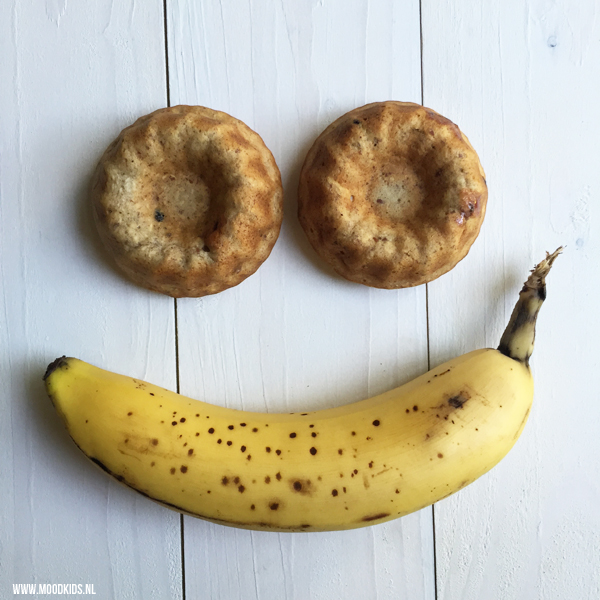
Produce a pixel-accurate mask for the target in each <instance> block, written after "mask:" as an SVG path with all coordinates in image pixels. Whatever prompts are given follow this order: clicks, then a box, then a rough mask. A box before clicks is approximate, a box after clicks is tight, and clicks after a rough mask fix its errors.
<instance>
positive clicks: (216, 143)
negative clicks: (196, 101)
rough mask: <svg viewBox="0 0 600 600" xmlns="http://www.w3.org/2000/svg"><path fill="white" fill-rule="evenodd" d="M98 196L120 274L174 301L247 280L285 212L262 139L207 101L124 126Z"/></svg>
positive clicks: (102, 229)
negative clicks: (207, 104)
mask: <svg viewBox="0 0 600 600" xmlns="http://www.w3.org/2000/svg"><path fill="white" fill-rule="evenodd" d="M91 196H92V204H93V208H94V217H95V221H96V225H97V228H98V231H99V234H100V237H101V238H102V240H103V242H104V244H105V245H106V247H107V248H108V250H109V252H110V253H111V255H112V256H113V258H114V259H115V261H116V263H117V265H118V266H119V267H120V268H121V270H122V271H123V272H124V273H125V274H126V275H127V276H128V277H129V278H130V279H131V280H132V281H134V282H135V283H137V284H138V285H141V286H143V287H146V288H148V289H150V290H154V291H157V292H160V293H163V294H167V295H169V296H172V297H175V298H181V297H199V296H205V295H208V294H215V293H217V292H220V291H223V290H225V289H227V288H230V287H233V286H235V285H238V284H239V283H241V282H242V281H243V280H244V279H246V278H247V277H248V276H250V275H251V274H253V273H254V272H255V271H256V270H257V269H258V268H259V266H260V265H261V264H262V263H263V262H264V261H265V260H266V258H267V257H268V256H269V254H270V252H271V250H272V248H273V246H274V244H275V242H276V240H277V237H278V236H279V231H280V227H281V220H282V217H283V205H282V203H283V193H282V186H281V176H280V173H279V169H278V168H277V165H276V163H275V160H274V158H273V155H272V154H271V152H270V151H269V150H268V148H267V147H266V146H265V144H264V142H263V141H262V139H261V138H260V136H259V135H258V134H257V133H255V132H254V131H252V130H251V129H250V128H249V127H248V126H247V125H245V124H244V123H242V122H241V121H239V120H238V119H235V118H234V117H231V116H230V115H228V114H226V113H223V112H219V111H215V110H211V109H209V108H204V107H200V106H175V107H170V108H163V109H160V110H157V111H155V112H153V113H151V114H149V115H146V116H144V117H141V118H140V119H138V120H137V121H136V122H135V123H134V124H133V125H131V126H129V127H127V128H126V129H124V130H123V131H122V132H121V133H120V134H119V136H118V137H117V139H116V140H114V142H113V143H112V144H110V146H109V147H108V148H107V150H106V152H105V153H104V155H103V156H102V158H101V160H100V162H99V164H98V167H97V169H96V172H95V175H94V178H93V182H92V194H91Z"/></svg>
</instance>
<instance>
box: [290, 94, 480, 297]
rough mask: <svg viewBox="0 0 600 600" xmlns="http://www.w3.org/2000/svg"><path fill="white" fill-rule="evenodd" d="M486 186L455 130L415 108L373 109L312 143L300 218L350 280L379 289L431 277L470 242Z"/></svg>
mask: <svg viewBox="0 0 600 600" xmlns="http://www.w3.org/2000/svg"><path fill="white" fill-rule="evenodd" d="M486 202H487V186H486V181H485V175H484V172H483V168H482V166H481V164H480V162H479V158H478V156H477V153H476V152H475V150H474V149H473V147H472V146H471V144H470V143H469V141H468V139H467V138H466V137H465V135H464V134H463V133H461V131H460V130H459V128H458V127H457V126H456V125H455V124H454V123H452V122H451V121H449V120H448V119H446V118H445V117H443V116H441V115H439V114H438V113H437V112H435V111H433V110H431V109H428V108H424V107H422V106H421V105H419V104H413V103H408V102H393V101H389V102H377V103H373V104H368V105H366V106H363V107H360V108H357V109H355V110H352V111H350V112H349V113H347V114H345V115H343V116H342V117H340V118H339V119H337V120H336V121H335V122H333V123H332V124H331V125H329V127H327V128H326V129H325V130H324V131H323V132H322V133H321V135H320V136H319V137H318V138H317V140H316V141H315V143H314V144H313V146H312V148H311V149H310V151H309V152H308V155H307V156H306V159H305V162H304V165H303V167H302V171H301V175H300V184H299V191H298V217H299V220H300V223H301V225H302V227H303V229H304V231H305V233H306V235H307V237H308V239H309V241H310V243H311V245H312V246H313V248H314V249H315V251H316V252H317V253H318V254H319V255H320V256H321V258H322V259H324V260H325V261H327V262H328V263H329V264H330V265H331V266H332V267H333V269H334V270H335V271H336V272H337V273H338V274H339V275H341V276H343V277H345V278H346V279H349V280H350V281H354V282H358V283H362V284H365V285H368V286H372V287H377V288H386V289H395V288H404V287H410V286H415V285H420V284H422V283H427V282H428V281H432V280H433V279H436V278H437V277H439V276H440V275H443V274H444V273H446V272H448V271H449V270H450V269H452V268H453V267H454V266H455V265H456V264H457V263H458V262H459V261H460V260H461V259H463V258H464V257H465V256H466V254H467V252H468V251H469V248H470V247H471V245H472V244H473V242H474V241H475V239H476V238H477V235H478V234H479V230H480V227H481V224H482V222H483V218H484V215H485V209H486Z"/></svg>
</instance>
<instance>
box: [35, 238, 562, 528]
mask: <svg viewBox="0 0 600 600" xmlns="http://www.w3.org/2000/svg"><path fill="white" fill-rule="evenodd" d="M561 250H562V249H561V248H559V249H558V250H557V251H556V252H554V253H553V254H551V255H547V257H546V259H545V260H544V261H542V262H541V263H540V264H539V265H537V266H536V267H535V269H534V270H533V271H532V274H531V275H530V277H529V279H528V280H527V282H526V283H525V286H524V287H523V290H522V291H521V293H520V296H519V300H518V302H517V304H516V306H515V309H514V311H513V314H512V316H511V319H510V322H509V324H508V327H507V328H506V331H505V333H504V335H503V336H502V339H501V342H500V346H499V348H498V349H497V350H494V349H484V350H477V351H474V352H470V353H468V354H465V355H463V356H460V357H458V358H455V359H453V360H451V361H449V362H447V363H445V364H443V365H441V366H439V367H437V368H435V369H433V370H431V371H429V372H428V373H426V374H424V375H422V376H420V377H418V378H417V379H415V380H413V381H411V382H410V383H407V384H406V385H403V386H401V387H399V388H397V389H394V390H392V391H389V392H387V393H384V394H381V395H379V396H376V397H373V398H370V399H368V400H363V401H361V402H357V403H354V404H350V405H347V406H342V407H338V408H332V409H327V410H321V411H314V412H308V413H300V414H298V413H295V414H262V413H252V412H245V411H238V410H232V409H227V408H223V407H219V406H214V405H211V404H207V403H204V402H199V401H197V400H192V399H190V398H186V397H184V396H181V395H179V394H175V393H173V392H170V391H167V390H165V389H162V388H159V387H157V386H155V385H152V384H150V383H145V382H143V381H140V380H138V379H133V378H131V377H125V376H122V375H117V374H115V373H111V372H108V371H104V370H101V369H99V368H97V367H94V366H92V365H89V364H87V363H85V362H82V361H80V360H77V359H75V358H65V357H62V358H59V359H57V360H55V361H54V362H53V363H52V364H51V365H50V366H49V367H48V370H47V372H46V374H45V376H44V379H45V382H46V388H47V391H48V394H49V396H50V398H51V399H52V402H53V403H54V406H55V407H56V409H57V411H58V412H59V414H60V415H61V417H62V418H63V420H64V422H65V424H66V427H67V430H68V432H69V434H70V435H71V437H72V438H73V440H74V441H75V443H76V444H77V446H79V448H80V449H81V450H82V452H84V454H86V455H87V456H88V457H89V458H90V459H91V460H92V461H93V462H94V463H96V464H97V465H99V466H100V467H101V468H102V469H104V471H106V472H107V473H109V474H110V475H112V476H113V477H115V478H116V479H117V480H118V481H120V482H122V483H124V484H126V485H128V486H129V487H131V488H133V489H135V490H137V491H138V492H140V493H142V494H144V495H145V496H147V497H149V498H151V499H152V500H155V501H157V502H159V503H161V504H163V505H164V506H167V507H169V508H172V509H175V510H177V511H180V512H183V513H186V514H189V515H193V516H196V517H200V518H202V519H207V520H209V521H213V522H216V523H221V524H224V525H231V526H235V527H241V528H246V529H262V530H269V531H325V530H340V529H351V528H355V527H361V526H365V525H372V524H375V523H381V522H383V521H387V520H390V519H394V518H397V517H400V516H402V515H406V514H408V513H410V512H413V511H415V510H418V509H420V508H423V507H425V506H428V505H430V504H432V503H434V502H436V501H438V500H440V499H442V498H445V497H446V496H448V495H450V494H452V493H454V492H456V491H458V490H460V489H461V488H463V487H464V486H466V485H467V484H469V483H471V482H472V481H474V480H475V479H477V478H478V477H480V476H481V475H483V474H484V473H485V472H486V471H488V470H489V469H491V468H492V467H493V466H494V465H495V464H496V463H498V462H499V461H500V460H501V459H502V458H503V457H504V456H505V455H506V453H507V452H508V451H509V450H510V448H511V447H512V446H513V444H514V443H515V441H516V440H517V438H518V437H519V435H520V433H521V431H522V430H523V427H524V426H525V422H526V421H527V417H528V415H529V410H530V407H531V402H532V399H533V380H532V376H531V372H530V370H529V365H528V361H529V357H530V355H531V352H532V350H533V341H534V335H535V321H536V317H537V314H538V311H539V309H540V307H541V305H542V302H543V301H544V298H545V276H546V275H547V273H548V271H549V270H550V267H551V265H552V263H553V261H554V260H555V258H556V257H557V256H558V254H559V253H560V251H561Z"/></svg>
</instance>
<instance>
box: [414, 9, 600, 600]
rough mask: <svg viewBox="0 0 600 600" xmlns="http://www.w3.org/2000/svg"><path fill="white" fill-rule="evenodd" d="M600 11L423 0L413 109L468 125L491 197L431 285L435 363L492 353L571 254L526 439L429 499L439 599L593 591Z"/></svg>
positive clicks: (558, 285)
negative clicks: (556, 255)
mask: <svg viewBox="0 0 600 600" xmlns="http://www.w3.org/2000/svg"><path fill="white" fill-rule="evenodd" d="M597 16H598V15H597V6H596V5H595V4H594V3H593V2H582V3H578V4H577V5H576V6H575V5H574V4H573V3H569V2H566V1H565V0H558V1H557V2H553V3H550V4H549V3H547V2H541V1H534V2H529V3H522V2H518V1H512V0H510V1H508V2H497V1H496V2H489V3H485V4H481V5H478V6H477V7H475V8H474V5H473V4H472V3H468V2H458V3H457V2H447V1H445V2H424V3H423V49H424V55H423V74H424V102H425V104H426V105H428V106H431V108H434V109H436V110H438V111H439V112H441V113H442V114H444V115H446V116H448V117H449V118H451V119H452V120H454V121H455V122H456V123H458V124H459V125H460V126H461V127H462V128H463V129H464V131H465V132H466V134H467V135H468V136H469V137H470V139H471V141H472V142H473V144H474V146H475V148H476V149H477V150H478V151H479V153H480V156H481V158H482V161H483V164H484V167H485V169H486V171H487V176H488V184H489V188H490V200H489V209H488V214H487V217H486V222H485V224H484V227H483V230H482V233H481V236H480V238H479V239H478V241H477V242H476V244H475V246H474V247H473V249H472V251H471V253H470V254H469V256H468V257H467V258H466V259H465V260H464V261H463V262H462V263H461V264H460V265H458V266H457V267H456V269H455V270H454V271H453V272H452V273H450V274H448V275H447V276H444V277H443V278H441V279H440V280H439V281H436V282H434V283H433V284H431V285H430V289H429V300H430V301H429V315H430V340H431V357H432V365H435V364H439V363H440V362H442V361H443V360H445V359H446V358H449V357H450V356H452V355H454V354H458V353H461V352H463V351H466V350H470V349H474V348H476V347H482V346H492V347H493V346H496V345H497V344H498V340H499V338H500V335H501V333H502V330H503V328H504V326H505V325H506V323H507V321H508V317H509V315H510V312H511V310H512V307H513V305H514V302H515V300H516V297H517V294H518V291H519V289H520V287H521V285H522V283H523V281H524V278H525V276H526V275H527V273H528V270H529V269H530V268H532V266H533V265H534V263H536V262H538V261H539V260H540V259H541V258H543V255H544V251H546V250H550V251H552V250H554V249H555V248H556V247H557V246H559V245H566V246H567V249H566V252H565V254H564V255H563V256H561V257H560V259H559V260H558V261H557V263H556V265H555V267H554V270H553V272H552V273H551V274H550V276H549V278H548V300H547V302H546V305H545V306H544V307H543V309H542V313H541V315H540V319H539V324H538V336H537V343H536V350H535V352H534V355H533V357H532V366H533V371H534V377H535V379H536V398H535V404H534V409H533V411H532V415H531V417H530V421H529V423H528V424H527V427H526V428H525V431H524V433H523V436H522V437H521V439H520V440H519V441H518V443H517V445H516V446H515V448H514V449H513V450H512V451H511V453H510V454H509V456H508V457H507V458H506V459H505V460H504V461H503V462H502V463H500V465H498V466H497V467H496V468H495V469H494V470H493V471H492V472H490V473H489V474H488V475H486V476H484V477H483V478H482V479H480V480H479V481H477V482H476V483H474V484H473V485H472V486H469V487H468V488H467V489H465V490H463V491H461V492H460V493H459V494H458V495H456V496H454V497H451V498H449V499H447V500H444V501H443V502H441V503H439V504H438V505H436V508H435V522H436V546H437V572H438V581H437V584H438V597H439V598H452V599H458V598H461V599H463V600H468V599H472V600H475V599H477V600H482V599H488V598H490V599H492V598H515V599H523V600H529V599H531V598H553V599H557V600H560V599H564V600H567V599H571V598H586V599H587V598H597V597H599V595H600V575H599V574H600V553H599V552H598V548H600V537H599V534H598V531H599V530H600V528H599V525H600V513H599V512H598V508H597V507H598V504H599V502H600V488H599V487H598V484H597V481H598V475H599V474H600V458H599V457H600V441H599V438H598V435H597V433H595V429H596V425H597V423H598V422H599V420H600V406H599V404H598V389H599V383H600V381H599V378H600V370H599V369H598V353H597V351H595V350H593V349H594V348H595V345H596V340H597V339H598V336H599V335H600V322H599V321H598V319H597V318H596V317H594V316H593V315H594V314H595V308H596V307H595V304H596V303H595V297H596V296H597V294H598V291H599V290H600V269H599V267H598V260H597V257H598V256H599V250H600V248H599V241H598V236H597V235H594V229H593V228H594V226H595V227H596V229H597V223H598V216H599V215H598V207H597V203H595V202H594V201H593V198H595V197H597V196H598V195H599V193H600V174H599V170H598V167H597V157H598V152H597V140H598V137H599V135H600V121H599V120H598V117H597V111H596V109H595V106H594V104H593V102H591V99H592V98H595V97H597V95H598V92H600V68H599V65H600V60H599V59H600V45H599V44H598V39H599V34H600V29H599V23H598V18H597ZM594 224H595V225H594Z"/></svg>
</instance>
